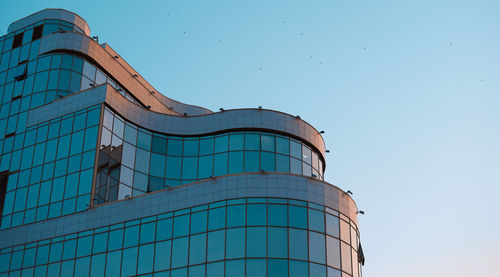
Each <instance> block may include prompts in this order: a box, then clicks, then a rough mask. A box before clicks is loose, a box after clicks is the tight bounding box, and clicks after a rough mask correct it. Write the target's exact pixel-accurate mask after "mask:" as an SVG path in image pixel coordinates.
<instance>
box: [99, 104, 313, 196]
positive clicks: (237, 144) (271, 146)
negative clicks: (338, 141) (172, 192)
mask: <svg viewBox="0 0 500 277" xmlns="http://www.w3.org/2000/svg"><path fill="white" fill-rule="evenodd" d="M318 156H319V155H318V154H317V153H316V151H314V150H312V149H311V147H309V146H307V145H306V144H304V143H302V142H300V141H298V140H295V139H292V138H289V137H286V136H282V135H277V134H272V133H267V132H253V131H245V132H227V133H222V134H218V135H211V136H200V137H175V136H167V135H164V134H160V133H155V132H150V131H148V130H145V129H143V128H140V127H138V126H136V125H135V124H133V123H131V122H128V121H126V120H125V119H123V118H122V117H120V116H119V115H118V114H116V113H114V112H113V111H112V110H111V109H109V108H105V110H104V117H103V127H102V134H101V142H100V152H99V166H98V171H99V173H98V181H97V185H96V197H95V201H96V203H97V204H99V203H104V202H108V201H114V200H117V199H124V198H128V197H132V196H137V195H141V194H144V193H147V192H151V191H156V190H161V189H164V188H168V187H175V186H178V185H181V184H188V183H192V182H195V181H197V180H203V179H207V178H210V177H216V176H223V175H228V174H238V173H246V172H260V171H262V170H263V171H265V172H282V173H293V174H301V175H305V176H312V177H316V178H319V179H323V163H322V162H321V159H319V158H318Z"/></svg>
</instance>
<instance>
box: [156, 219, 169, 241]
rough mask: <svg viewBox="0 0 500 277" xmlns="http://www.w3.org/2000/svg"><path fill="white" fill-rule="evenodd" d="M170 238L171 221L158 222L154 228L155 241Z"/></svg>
mask: <svg viewBox="0 0 500 277" xmlns="http://www.w3.org/2000/svg"><path fill="white" fill-rule="evenodd" d="M170 238H172V219H171V218H167V219H163V220H158V223H157V226H156V241H160V240H164V239H170Z"/></svg>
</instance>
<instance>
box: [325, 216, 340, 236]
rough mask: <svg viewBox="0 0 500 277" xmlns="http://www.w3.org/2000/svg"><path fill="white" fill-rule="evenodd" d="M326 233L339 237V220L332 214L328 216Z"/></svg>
mask: <svg viewBox="0 0 500 277" xmlns="http://www.w3.org/2000/svg"><path fill="white" fill-rule="evenodd" d="M326 233H327V234H329V235H331V236H334V237H336V238H338V237H339V218H338V217H336V216H333V215H330V214H326Z"/></svg>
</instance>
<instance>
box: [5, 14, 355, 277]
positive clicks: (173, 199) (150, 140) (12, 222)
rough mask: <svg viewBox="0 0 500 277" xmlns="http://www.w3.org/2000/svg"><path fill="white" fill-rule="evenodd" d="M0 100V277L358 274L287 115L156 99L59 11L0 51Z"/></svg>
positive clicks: (318, 165) (342, 212) (342, 207)
mask: <svg viewBox="0 0 500 277" xmlns="http://www.w3.org/2000/svg"><path fill="white" fill-rule="evenodd" d="M0 93H1V94H0V95H1V96H0V100H1V103H0V104H1V106H0V151H1V152H0V154H1V160H0V214H1V219H0V220H1V221H0V226H1V230H0V276H22V277H25V276H135V275H140V276H171V277H178V276H189V277H192V276H207V277H220V276H226V277H233V276H259V277H260V276H273V277H274V276H311V277H317V276H325V277H332V276H335V277H347V276H353V277H358V276H361V264H362V263H364V256H363V254H362V250H361V246H360V242H359V241H360V239H359V229H358V223H357V214H358V210H357V207H356V205H355V203H354V201H353V200H352V199H351V197H350V195H348V194H347V193H346V192H344V191H342V190H341V189H339V188H338V187H336V186H333V185H331V184H328V183H326V182H324V181H323V173H324V170H325V158H324V154H325V145H324V142H323V139H322V137H321V135H320V132H318V131H317V130H316V129H314V128H313V127H312V126H311V125H309V124H308V123H307V122H305V121H303V120H302V119H300V117H298V116H291V115H289V114H285V113H283V112H278V111H272V110H266V109H260V108H259V109H236V110H222V109H221V110H220V111H217V112H212V111H210V110H208V109H205V108H202V107H197V106H192V105H187V104H183V103H180V102H177V101H175V100H172V99H169V98H167V97H166V96H163V95H162V94H161V93H160V92H158V91H157V90H155V89H154V88H153V87H152V86H151V85H150V84H149V83H148V82H147V81H146V80H144V79H143V78H142V77H141V75H140V74H139V73H137V72H136V71H135V70H134V69H133V68H132V67H131V66H130V65H129V64H127V62H126V61H125V60H124V59H123V58H122V57H121V56H120V55H119V54H117V53H116V52H115V51H114V50H113V49H112V48H111V47H110V46H109V45H108V44H106V43H102V44H99V43H98V39H97V37H92V36H91V34H90V29H89V26H88V25H87V23H86V22H85V20H83V19H82V18H81V17H79V16H78V15H76V14H74V13H72V12H69V11H65V10H59V9H46V10H43V11H40V12H37V13H35V14H32V15H30V16H28V17H25V18H23V19H20V20H18V21H16V22H14V23H12V24H11V25H10V26H9V28H8V31H7V34H6V35H5V36H3V37H0Z"/></svg>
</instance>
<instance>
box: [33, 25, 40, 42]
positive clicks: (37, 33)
mask: <svg viewBox="0 0 500 277" xmlns="http://www.w3.org/2000/svg"><path fill="white" fill-rule="evenodd" d="M42 32H43V25H40V26H36V27H35V29H33V36H32V37H31V40H37V39H39V38H41V37H42Z"/></svg>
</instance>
